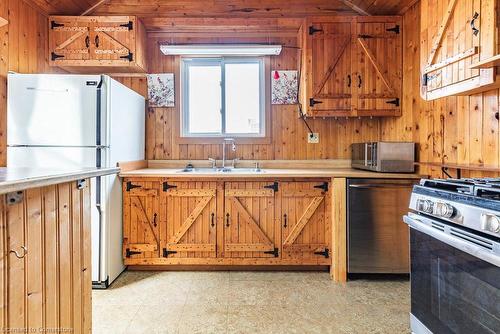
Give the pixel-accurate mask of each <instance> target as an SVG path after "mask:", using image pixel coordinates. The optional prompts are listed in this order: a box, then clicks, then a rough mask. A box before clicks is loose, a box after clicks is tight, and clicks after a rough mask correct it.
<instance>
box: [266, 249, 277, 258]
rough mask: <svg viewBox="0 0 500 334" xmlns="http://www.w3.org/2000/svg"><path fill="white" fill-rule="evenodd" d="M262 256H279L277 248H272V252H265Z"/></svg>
mask: <svg viewBox="0 0 500 334" xmlns="http://www.w3.org/2000/svg"><path fill="white" fill-rule="evenodd" d="M264 254H272V255H274V257H278V256H279V255H280V254H279V250H278V248H274V250H272V251H265V252H264Z"/></svg>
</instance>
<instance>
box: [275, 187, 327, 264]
mask: <svg viewBox="0 0 500 334" xmlns="http://www.w3.org/2000/svg"><path fill="white" fill-rule="evenodd" d="M280 186H281V187H280V192H279V193H280V195H279V196H280V199H281V213H282V217H281V223H282V224H281V231H282V240H283V241H282V247H283V255H282V257H283V259H295V260H297V261H298V262H303V261H308V262H311V261H313V262H315V263H317V264H330V263H331V245H330V240H331V238H330V234H331V233H330V219H329V217H328V212H329V183H328V182H326V181H324V182H283V183H281V184H280Z"/></svg>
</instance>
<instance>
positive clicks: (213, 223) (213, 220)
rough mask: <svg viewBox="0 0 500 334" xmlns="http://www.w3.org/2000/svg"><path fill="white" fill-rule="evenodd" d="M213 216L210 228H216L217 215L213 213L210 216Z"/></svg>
mask: <svg viewBox="0 0 500 334" xmlns="http://www.w3.org/2000/svg"><path fill="white" fill-rule="evenodd" d="M210 216H211V221H212V222H211V223H210V226H212V227H214V226H215V213H213V212H212V214H211V215H210Z"/></svg>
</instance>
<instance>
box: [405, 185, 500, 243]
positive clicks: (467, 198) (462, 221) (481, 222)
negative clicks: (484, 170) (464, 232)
mask: <svg viewBox="0 0 500 334" xmlns="http://www.w3.org/2000/svg"><path fill="white" fill-rule="evenodd" d="M409 207H410V209H411V210H413V211H414V212H416V213H419V214H423V215H425V216H429V217H432V218H437V219H440V220H443V221H446V222H450V223H453V224H457V225H460V226H462V227H465V228H467V229H470V230H472V231H476V232H480V233H482V234H483V233H484V234H486V235H490V236H493V237H496V238H500V178H480V179H479V178H467V179H434V180H426V179H424V180H421V181H420V184H419V185H416V186H415V187H414V189H413V193H412V196H411V200H410V206H409Z"/></svg>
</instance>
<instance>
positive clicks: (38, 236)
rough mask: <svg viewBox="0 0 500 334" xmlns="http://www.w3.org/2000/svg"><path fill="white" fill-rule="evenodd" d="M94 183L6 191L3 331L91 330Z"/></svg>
mask: <svg viewBox="0 0 500 334" xmlns="http://www.w3.org/2000/svg"><path fill="white" fill-rule="evenodd" d="M89 183H90V182H89V180H86V181H85V183H84V186H83V187H82V188H81V189H80V187H78V186H77V182H76V181H75V182H70V183H62V184H58V185H51V186H47V187H43V188H33V189H29V190H25V191H22V192H19V193H17V195H16V198H18V199H19V201H18V202H15V201H14V202H11V198H13V197H11V196H10V194H6V195H0V249H1V258H0V283H1V286H2V299H1V302H0V304H1V307H0V331H3V330H5V331H6V332H8V331H13V332H14V331H17V332H19V333H21V332H22V333H34V332H39V333H42V332H51V331H54V330H56V329H58V328H59V329H64V331H67V332H71V333H88V334H90V333H91V321H92V310H91V308H92V305H91V292H92V291H91V289H92V277H91V268H92V265H91V254H90V248H91V241H90V238H91V233H90V227H91V222H90V214H91V203H90V185H89Z"/></svg>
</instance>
